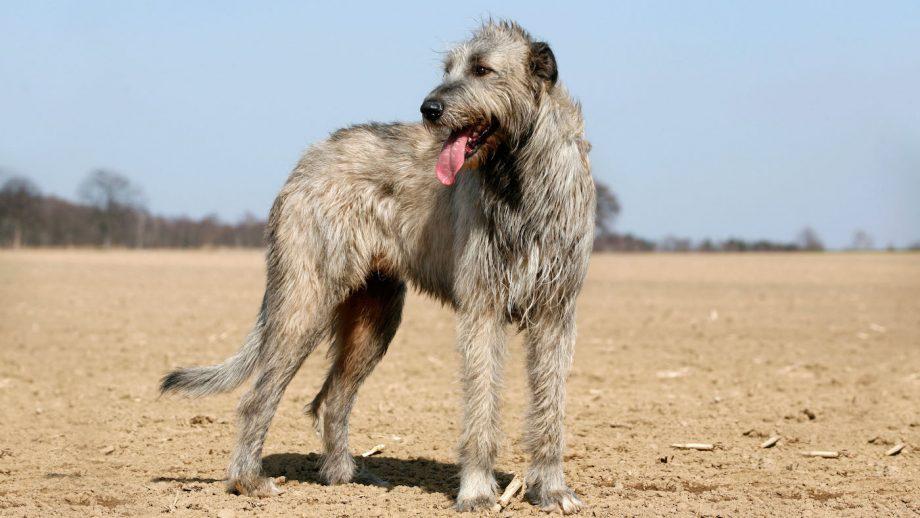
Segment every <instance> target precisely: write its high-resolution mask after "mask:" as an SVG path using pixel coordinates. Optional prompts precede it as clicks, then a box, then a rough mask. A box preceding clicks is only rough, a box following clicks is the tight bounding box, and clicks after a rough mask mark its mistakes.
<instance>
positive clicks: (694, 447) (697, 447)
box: [671, 442, 714, 451]
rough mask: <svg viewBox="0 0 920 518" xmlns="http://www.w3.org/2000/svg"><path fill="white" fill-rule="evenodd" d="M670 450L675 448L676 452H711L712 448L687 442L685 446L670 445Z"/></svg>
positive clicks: (703, 444) (707, 445)
mask: <svg viewBox="0 0 920 518" xmlns="http://www.w3.org/2000/svg"><path fill="white" fill-rule="evenodd" d="M671 447H672V448H677V449H678V450H698V451H712V449H713V448H714V446H713V445H711V444H706V443H698V442H688V443H686V444H672V445H671Z"/></svg>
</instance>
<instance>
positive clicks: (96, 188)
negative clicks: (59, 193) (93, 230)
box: [78, 169, 143, 247]
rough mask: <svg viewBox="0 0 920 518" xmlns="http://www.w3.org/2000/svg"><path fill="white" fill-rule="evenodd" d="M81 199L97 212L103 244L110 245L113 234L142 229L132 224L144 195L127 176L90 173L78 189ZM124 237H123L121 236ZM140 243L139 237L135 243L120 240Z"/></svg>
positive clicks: (109, 173) (139, 210)
mask: <svg viewBox="0 0 920 518" xmlns="http://www.w3.org/2000/svg"><path fill="white" fill-rule="evenodd" d="M78 194H79V196H80V199H81V200H82V201H83V202H85V203H86V204H87V205H90V206H92V207H94V208H95V209H96V216H97V217H96V220H97V224H98V229H99V234H100V237H101V239H102V245H103V246H105V247H110V246H112V239H113V236H114V235H115V234H116V233H125V232H126V231H127V232H131V230H129V229H131V228H132V227H133V228H134V229H142V228H143V226H141V225H132V224H131V223H132V222H133V220H134V219H135V218H134V216H135V215H136V214H138V213H139V212H141V210H142V209H143V195H142V193H141V190H140V188H138V187H136V186H135V185H134V184H132V183H131V181H130V180H128V178H127V177H125V176H124V175H121V174H119V173H116V172H114V171H107V170H105V169H97V170H95V171H93V172H91V173H90V174H89V175H88V176H87V177H86V179H85V180H83V183H81V184H80V188H79V190H78ZM120 237H122V238H125V237H126V236H120ZM130 241H134V242H135V243H136V242H142V241H143V239H141V238H140V237H139V236H135V239H134V240H129V239H123V240H122V242H130Z"/></svg>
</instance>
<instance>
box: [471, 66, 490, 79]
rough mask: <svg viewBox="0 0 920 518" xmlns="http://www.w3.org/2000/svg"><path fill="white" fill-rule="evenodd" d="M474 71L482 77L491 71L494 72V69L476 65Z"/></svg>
mask: <svg viewBox="0 0 920 518" xmlns="http://www.w3.org/2000/svg"><path fill="white" fill-rule="evenodd" d="M473 73H474V74H476V75H477V76H479V77H482V76H485V75H489V74H490V73H492V69H491V68H488V67H484V66H482V65H476V66H475V67H473Z"/></svg>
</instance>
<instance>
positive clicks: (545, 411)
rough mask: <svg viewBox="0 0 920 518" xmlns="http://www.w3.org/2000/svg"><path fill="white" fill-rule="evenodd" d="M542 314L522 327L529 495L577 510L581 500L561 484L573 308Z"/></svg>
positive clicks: (546, 505)
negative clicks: (527, 389)
mask: <svg viewBox="0 0 920 518" xmlns="http://www.w3.org/2000/svg"><path fill="white" fill-rule="evenodd" d="M561 313H562V315H558V316H544V317H543V318H541V319H540V321H538V322H535V323H533V324H531V325H530V326H529V327H528V329H527V335H526V340H525V341H526V349H527V373H528V383H529V385H530V392H531V397H530V407H529V409H528V411H527V423H526V431H525V437H524V442H525V444H526V448H527V450H528V451H529V452H530V455H531V462H530V469H529V470H528V472H527V479H526V483H527V496H528V499H529V500H530V501H531V502H532V503H534V504H536V505H538V506H540V507H541V508H542V509H543V510H545V511H559V512H562V513H563V514H571V513H575V512H578V510H579V509H581V507H582V506H583V505H584V504H583V503H582V502H581V500H579V499H578V497H576V496H575V493H574V492H573V491H572V490H571V489H569V487H568V486H567V485H566V484H565V478H564V476H563V472H562V453H563V448H564V446H565V428H564V427H565V423H564V421H565V382H566V378H567V377H568V374H569V369H570V368H571V366H572V356H573V354H574V350H575V316H574V311H571V310H569V311H562V312H561Z"/></svg>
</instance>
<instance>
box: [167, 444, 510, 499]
mask: <svg viewBox="0 0 920 518" xmlns="http://www.w3.org/2000/svg"><path fill="white" fill-rule="evenodd" d="M355 461H356V462H357V463H358V469H359V471H362V470H366V471H368V472H370V473H371V474H372V475H374V476H376V477H378V478H380V479H383V480H385V481H386V482H387V483H389V485H390V486H391V487H396V486H407V487H418V488H420V489H422V490H424V491H427V492H429V493H442V494H444V495H447V496H448V497H450V498H456V496H457V491H458V490H459V489H460V477H459V474H460V466H459V465H457V464H452V463H451V464H449V463H445V462H438V461H436V460H432V459H423V458H417V459H397V458H393V457H380V456H378V457H368V458H361V457H358V458H356V459H355ZM321 462H322V456H320V455H318V454H316V453H308V454H303V453H276V454H273V455H269V456H267V457H265V458H263V459H262V469H263V471H264V473H265V475H266V476H268V477H284V478H286V479H287V480H289V481H292V480H293V481H297V482H303V483H308V484H319V485H322V484H323V480H322V478H321V477H320V474H319V466H320V463H321ZM495 478H496V479H497V480H498V483H499V485H500V486H502V487H504V486H506V485H507V484H508V483H509V482H511V479H512V474H511V473H505V472H502V471H496V472H495ZM356 479H357V480H356V482H355V483H357V484H364V482H361V481H360V479H361V477H360V474H359V475H358V476H357V477H356ZM153 481H154V482H182V483H191V482H194V483H205V484H207V483H217V482H221V480H220V479H216V478H200V477H194V478H186V477H156V478H154V479H153ZM367 485H370V484H369V483H367Z"/></svg>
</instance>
